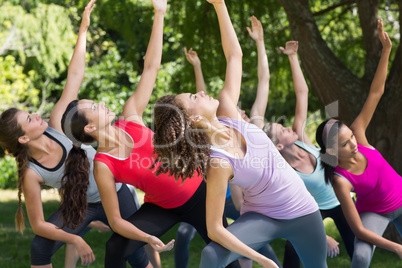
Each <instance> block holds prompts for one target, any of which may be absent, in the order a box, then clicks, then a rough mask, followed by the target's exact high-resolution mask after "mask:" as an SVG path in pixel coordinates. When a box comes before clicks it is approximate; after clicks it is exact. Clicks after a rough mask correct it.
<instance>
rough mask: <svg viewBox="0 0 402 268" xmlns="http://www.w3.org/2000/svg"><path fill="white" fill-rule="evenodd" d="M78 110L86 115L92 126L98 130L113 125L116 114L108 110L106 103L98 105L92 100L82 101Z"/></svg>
mask: <svg viewBox="0 0 402 268" xmlns="http://www.w3.org/2000/svg"><path fill="white" fill-rule="evenodd" d="M78 110H79V111H80V112H83V113H84V114H85V117H86V118H87V119H88V121H89V123H90V124H93V125H95V126H96V127H97V128H98V129H99V128H102V127H104V126H107V125H109V124H111V123H112V121H113V120H114V118H115V116H116V114H115V113H114V112H112V111H110V110H109V109H108V108H106V105H105V104H104V103H96V102H94V101H92V100H80V101H79V102H78Z"/></svg>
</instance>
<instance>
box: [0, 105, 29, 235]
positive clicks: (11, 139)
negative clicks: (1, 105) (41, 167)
mask: <svg viewBox="0 0 402 268" xmlns="http://www.w3.org/2000/svg"><path fill="white" fill-rule="evenodd" d="M19 111H20V110H18V109H16V108H10V109H7V110H5V111H4V112H3V113H2V114H1V115H0V146H1V147H2V148H3V149H4V150H5V151H7V152H8V153H9V154H11V155H13V156H14V157H15V161H16V162H17V166H18V182H17V187H18V209H17V213H16V214H15V225H16V229H17V230H18V231H19V232H20V233H23V231H24V229H25V224H24V212H23V210H22V200H21V199H22V190H23V189H22V185H23V183H24V174H25V171H26V169H27V162H28V146H26V145H24V144H21V143H20V142H19V141H18V138H19V137H21V136H24V135H25V132H24V130H22V128H21V126H20V125H19V124H18V121H17V113H18V112H19Z"/></svg>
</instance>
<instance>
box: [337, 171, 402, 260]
mask: <svg viewBox="0 0 402 268" xmlns="http://www.w3.org/2000/svg"><path fill="white" fill-rule="evenodd" d="M333 187H334V191H335V194H336V196H337V198H338V200H339V202H340V203H341V207H342V211H343V214H344V215H345V218H346V221H347V222H348V224H349V226H350V228H351V229H352V231H353V233H354V234H355V236H356V237H357V238H359V239H360V240H363V241H366V242H367V243H370V244H373V245H375V246H378V247H381V248H384V249H387V250H389V251H392V252H395V253H396V254H398V256H399V257H400V258H402V245H400V244H398V243H395V242H392V241H390V240H388V239H386V238H384V237H382V236H381V235H378V234H376V233H374V232H373V231H370V230H369V229H366V228H365V227H364V226H363V223H362V221H361V218H360V216H359V213H358V212H357V210H356V206H355V204H354V202H353V200H352V198H350V191H351V190H352V185H351V184H350V182H349V181H347V180H346V179H345V178H342V177H340V176H338V175H334V183H333Z"/></svg>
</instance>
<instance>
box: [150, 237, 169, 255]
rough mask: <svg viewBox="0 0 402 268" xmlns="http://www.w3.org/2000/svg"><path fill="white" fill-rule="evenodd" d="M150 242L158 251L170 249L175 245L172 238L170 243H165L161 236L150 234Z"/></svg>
mask: <svg viewBox="0 0 402 268" xmlns="http://www.w3.org/2000/svg"><path fill="white" fill-rule="evenodd" d="M148 244H150V245H151V247H152V248H153V249H155V250H156V251H157V252H163V251H169V250H171V249H172V248H173V246H174V239H172V240H171V241H170V242H169V243H167V244H166V245H165V244H164V243H163V242H162V241H161V240H160V239H159V238H157V237H156V236H153V235H150V236H149V237H148Z"/></svg>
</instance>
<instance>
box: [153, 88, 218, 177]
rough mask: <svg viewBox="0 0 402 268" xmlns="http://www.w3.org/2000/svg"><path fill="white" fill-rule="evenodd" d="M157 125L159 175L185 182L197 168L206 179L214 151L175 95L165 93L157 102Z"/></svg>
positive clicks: (156, 141)
mask: <svg viewBox="0 0 402 268" xmlns="http://www.w3.org/2000/svg"><path fill="white" fill-rule="evenodd" d="M154 124H155V135H154V138H153V141H154V156H155V163H154V166H157V172H156V175H159V174H160V173H168V174H169V175H170V176H172V175H174V177H175V179H176V180H178V179H180V178H181V179H182V181H183V182H184V180H185V179H187V178H190V177H192V176H193V175H194V172H195V171H197V173H198V174H199V175H200V176H202V178H204V179H206V177H207V174H206V166H207V163H208V161H209V157H210V154H211V150H210V148H209V144H208V141H207V137H206V136H205V134H204V133H203V132H202V131H199V130H196V129H195V128H194V127H193V126H192V121H191V119H190V117H189V115H188V114H187V112H186V110H185V109H184V108H183V106H182V105H181V104H180V103H179V102H178V101H177V100H176V96H175V95H168V96H164V97H162V98H160V99H159V100H158V101H157V102H156V104H155V107H154ZM159 164H160V165H159Z"/></svg>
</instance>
